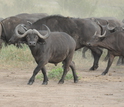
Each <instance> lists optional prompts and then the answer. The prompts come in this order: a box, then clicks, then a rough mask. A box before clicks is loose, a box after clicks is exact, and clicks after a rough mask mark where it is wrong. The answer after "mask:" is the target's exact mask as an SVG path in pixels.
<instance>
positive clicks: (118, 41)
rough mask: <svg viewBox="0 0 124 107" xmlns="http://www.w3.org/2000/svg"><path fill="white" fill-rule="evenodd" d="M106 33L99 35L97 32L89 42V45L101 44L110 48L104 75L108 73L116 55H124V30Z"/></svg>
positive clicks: (100, 45)
mask: <svg viewBox="0 0 124 107" xmlns="http://www.w3.org/2000/svg"><path fill="white" fill-rule="evenodd" d="M105 33H106V32H105ZM105 33H104V34H103V35H99V34H97V33H96V32H95V34H94V36H93V37H92V39H91V40H90V42H88V43H87V44H88V45H89V46H99V47H102V48H106V49H108V50H109V55H110V57H109V61H108V65H107V67H106V69H105V71H104V72H103V73H102V75H105V74H106V73H108V70H109V68H110V66H111V64H112V62H113V59H114V57H115V56H123V57H124V47H123V42H124V31H117V32H114V33H112V34H110V35H107V36H106V35H105Z"/></svg>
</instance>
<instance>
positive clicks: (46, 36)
mask: <svg viewBox="0 0 124 107" xmlns="http://www.w3.org/2000/svg"><path fill="white" fill-rule="evenodd" d="M43 25H44V24H43ZM44 26H45V27H46V28H47V31H48V32H47V34H46V35H44V36H43V35H41V34H40V33H39V32H38V31H37V30H36V29H33V31H34V32H35V33H37V35H38V36H39V37H40V38H41V39H46V38H48V37H49V34H50V29H49V28H48V27H47V26H46V25H44Z"/></svg>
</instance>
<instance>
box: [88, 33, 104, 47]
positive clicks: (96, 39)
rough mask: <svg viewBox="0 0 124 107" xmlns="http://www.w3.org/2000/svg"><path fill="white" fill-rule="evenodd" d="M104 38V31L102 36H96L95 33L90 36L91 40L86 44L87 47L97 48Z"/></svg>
mask: <svg viewBox="0 0 124 107" xmlns="http://www.w3.org/2000/svg"><path fill="white" fill-rule="evenodd" d="M105 37H106V31H105V32H104V34H102V35H100V34H98V33H97V31H96V32H95V33H94V35H93V36H92V38H91V40H90V41H89V42H87V45H88V46H97V43H98V42H101V41H102V40H103V39H104V38H105Z"/></svg>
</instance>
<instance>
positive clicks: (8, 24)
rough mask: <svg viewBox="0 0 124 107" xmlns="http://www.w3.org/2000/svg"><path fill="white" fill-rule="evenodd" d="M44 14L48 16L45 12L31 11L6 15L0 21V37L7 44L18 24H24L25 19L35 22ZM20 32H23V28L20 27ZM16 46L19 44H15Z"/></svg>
mask: <svg viewBox="0 0 124 107" xmlns="http://www.w3.org/2000/svg"><path fill="white" fill-rule="evenodd" d="M45 16H48V14H46V13H33V14H27V13H22V14H18V15H15V16H11V17H7V18H5V19H3V20H2V21H1V22H0V38H1V39H2V40H3V41H4V43H5V44H6V45H8V44H9V40H10V38H11V37H12V36H14V35H15V32H14V30H15V27H16V26H17V25H18V24H20V23H24V24H26V23H27V21H30V22H35V21H36V20H38V19H41V18H43V17H45ZM20 32H24V29H20ZM17 46H20V45H19V44H17Z"/></svg>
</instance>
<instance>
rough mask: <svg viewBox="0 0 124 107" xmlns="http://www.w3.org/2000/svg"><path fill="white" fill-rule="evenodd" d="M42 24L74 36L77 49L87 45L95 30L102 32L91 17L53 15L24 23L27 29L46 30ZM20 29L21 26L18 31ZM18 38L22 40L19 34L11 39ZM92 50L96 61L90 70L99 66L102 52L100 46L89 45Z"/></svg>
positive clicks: (12, 40) (13, 40)
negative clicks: (30, 22)
mask: <svg viewBox="0 0 124 107" xmlns="http://www.w3.org/2000/svg"><path fill="white" fill-rule="evenodd" d="M42 24H45V25H47V26H48V27H49V28H50V30H51V31H52V32H54V31H60V32H65V33H67V34H69V35H70V36H72V37H73V39H74V40H75V42H76V48H75V50H78V49H80V48H82V47H84V46H86V42H87V41H88V40H90V38H91V36H92V35H93V34H94V32H95V31H97V32H99V33H100V32H101V29H100V27H99V26H98V25H97V24H96V23H95V22H94V21H92V20H89V19H80V18H72V17H64V16H59V15H51V16H47V17H44V18H42V19H39V20H37V21H36V22H34V23H32V24H25V25H24V24H22V25H21V26H24V27H23V28H25V29H26V30H28V29H37V30H45V27H44V26H41V25H42ZM19 31H20V28H19V29H18V31H17V32H19ZM16 40H20V39H19V38H18V37H17V36H15V37H14V36H13V37H12V38H11V39H10V42H11V43H15V42H16ZM89 49H90V50H91V52H92V54H93V57H94V63H93V66H92V67H91V68H90V70H95V69H97V68H98V61H99V58H100V56H101V54H102V50H101V49H100V48H98V47H89Z"/></svg>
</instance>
